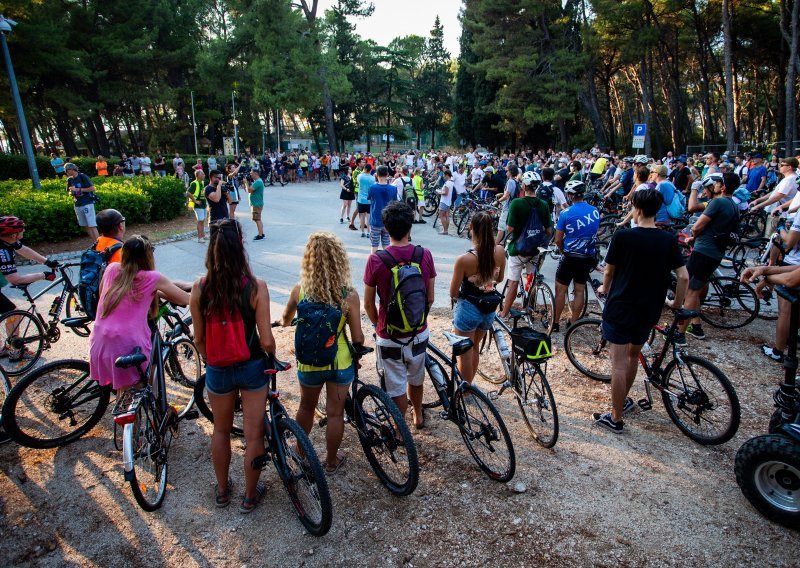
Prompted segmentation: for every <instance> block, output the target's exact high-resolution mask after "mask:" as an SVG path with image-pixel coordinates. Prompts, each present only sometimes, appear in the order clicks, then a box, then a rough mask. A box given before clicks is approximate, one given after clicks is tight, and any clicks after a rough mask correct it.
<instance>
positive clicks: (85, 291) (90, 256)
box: [78, 241, 122, 320]
mask: <svg viewBox="0 0 800 568" xmlns="http://www.w3.org/2000/svg"><path fill="white" fill-rule="evenodd" d="M97 242H98V241H95V243H94V244H93V245H92V246H91V247H89V248H88V249H86V251H85V252H84V253H83V254H82V255H81V270H80V273H79V275H78V298H79V299H80V301H81V305H82V306H83V311H84V312H85V313H86V317H88V318H90V319H92V320H94V319H95V318H96V317H97V305H98V303H99V302H100V281H101V280H102V279H103V273H104V272H105V271H106V266H108V261H109V260H110V259H111V257H112V256H113V254H114V253H115V252H117V251H118V250H119V249H120V248H122V243H117V244H115V245H111V246H110V247H108V248H107V249H105V250H101V251H99V250H95V247H96V246H97Z"/></svg>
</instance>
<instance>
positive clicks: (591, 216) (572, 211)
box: [556, 201, 600, 256]
mask: <svg viewBox="0 0 800 568" xmlns="http://www.w3.org/2000/svg"><path fill="white" fill-rule="evenodd" d="M599 228H600V212H599V211H598V210H597V208H596V207H592V206H591V205H589V204H588V203H585V202H583V201H581V202H579V203H575V204H573V205H572V206H571V207H570V208H569V209H567V210H566V211H562V212H561V215H559V216H558V223H557V224H556V229H558V230H559V231H563V233H564V252H565V253H568V254H579V255H582V256H594V254H595V246H596V244H597V230H598V229H599Z"/></svg>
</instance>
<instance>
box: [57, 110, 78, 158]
mask: <svg viewBox="0 0 800 568" xmlns="http://www.w3.org/2000/svg"><path fill="white" fill-rule="evenodd" d="M56 112H57V114H56V118H55V120H56V130H57V131H58V137H59V138H60V139H61V143H62V144H63V145H64V151H65V152H66V153H67V155H68V156H76V155H77V154H78V146H77V144H75V138H74V137H73V134H72V130H71V129H70V127H69V122H68V121H67V118H66V111H65V110H64V109H63V108H58V109H56Z"/></svg>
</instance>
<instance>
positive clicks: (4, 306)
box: [0, 292, 17, 314]
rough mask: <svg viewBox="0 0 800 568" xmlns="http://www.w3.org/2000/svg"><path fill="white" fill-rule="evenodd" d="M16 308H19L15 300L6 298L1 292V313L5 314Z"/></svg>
mask: <svg viewBox="0 0 800 568" xmlns="http://www.w3.org/2000/svg"><path fill="white" fill-rule="evenodd" d="M16 309H17V306H16V304H14V302H12V301H11V300H9V299H8V298H6V296H5V295H4V294H3V293H2V292H0V314H4V313H6V312H10V311H11V310H16Z"/></svg>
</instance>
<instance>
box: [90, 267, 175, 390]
mask: <svg viewBox="0 0 800 568" xmlns="http://www.w3.org/2000/svg"><path fill="white" fill-rule="evenodd" d="M120 266H121V265H120V264H119V263H116V262H115V263H112V264H109V265H108V268H106V271H105V273H104V274H103V293H102V294H101V296H100V302H99V305H98V309H97V314H98V316H97V319H96V320H95V322H94V326H93V327H92V334H91V335H90V336H89V373H90V375H91V377H92V379H94V380H96V381H97V382H98V383H100V385H109V384H110V385H112V387H113V388H114V389H115V390H116V389H120V388H123V387H127V386H130V385H133V384H135V383H137V382H139V371H138V370H137V369H136V367H132V368H130V369H119V368H117V367H115V366H114V361H115V360H116V359H117V357H119V356H120V355H127V354H128V353H130V352H131V351H133V349H134V347H137V346H138V347H141V348H142V352H143V353H144V354H145V355H147V356H148V357H149V356H150V350H151V347H152V344H151V337H152V336H151V332H150V328H149V327H148V325H147V312H148V310H149V309H150V303H151V302H152V300H153V296H154V294H155V290H156V284H157V283H158V280H159V278H161V274H159V273H158V272H156V271H155V270H142V271H140V272H139V273H138V274H137V275H136V278H135V279H134V281H133V293H131V294H128V295H127V296H125V297H124V298H122V301H121V302H120V303H119V304H117V307H116V308H114V311H113V312H111V313H110V314H109V315H108V317H103V316H101V315H100V314H102V313H103V306H104V305H105V302H106V294H107V292H108V289H109V288H110V285H111V282H112V281H113V280H114V278H116V276H117V274H119V272H120Z"/></svg>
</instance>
